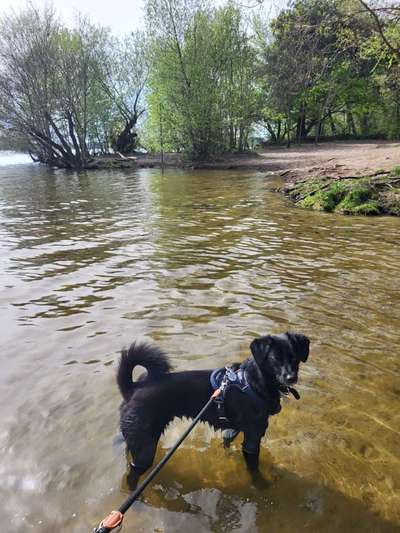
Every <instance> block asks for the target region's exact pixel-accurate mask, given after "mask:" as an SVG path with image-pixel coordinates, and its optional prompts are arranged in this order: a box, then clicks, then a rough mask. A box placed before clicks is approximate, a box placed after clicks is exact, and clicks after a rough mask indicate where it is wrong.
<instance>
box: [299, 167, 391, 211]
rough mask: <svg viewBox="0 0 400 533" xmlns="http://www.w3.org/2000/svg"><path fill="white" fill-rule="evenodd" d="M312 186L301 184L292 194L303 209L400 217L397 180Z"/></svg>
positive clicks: (323, 183) (363, 179)
mask: <svg viewBox="0 0 400 533" xmlns="http://www.w3.org/2000/svg"><path fill="white" fill-rule="evenodd" d="M311 183H312V185H310V183H309V184H307V182H304V183H298V184H296V185H295V186H294V188H292V189H291V190H290V192H289V195H290V196H291V197H292V198H293V199H294V200H295V201H297V205H299V206H300V207H303V208H306V209H314V210H318V211H326V212H328V213H331V212H337V213H342V214H345V215H380V214H382V213H384V214H390V215H396V216H399V215H400V188H399V187H398V183H397V181H396V180H393V178H392V179H390V178H388V179H379V181H376V180H374V179H373V178H367V177H365V178H354V179H346V180H339V181H331V182H329V181H328V182H327V181H326V180H324V181H320V180H312V182H311ZM299 198H300V199H299Z"/></svg>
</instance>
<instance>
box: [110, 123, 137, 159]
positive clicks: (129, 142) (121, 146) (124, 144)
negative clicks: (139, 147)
mask: <svg viewBox="0 0 400 533" xmlns="http://www.w3.org/2000/svg"><path fill="white" fill-rule="evenodd" d="M136 121H137V117H136V116H133V117H132V118H131V119H130V120H128V121H127V122H126V124H125V127H124V129H123V130H122V131H121V133H120V134H119V135H118V137H117V138H116V140H115V142H114V143H113V145H112V148H113V150H114V151H115V152H121V154H129V153H131V152H133V151H134V150H135V148H136V143H137V133H135V132H134V131H132V130H133V127H134V126H135V125H136Z"/></svg>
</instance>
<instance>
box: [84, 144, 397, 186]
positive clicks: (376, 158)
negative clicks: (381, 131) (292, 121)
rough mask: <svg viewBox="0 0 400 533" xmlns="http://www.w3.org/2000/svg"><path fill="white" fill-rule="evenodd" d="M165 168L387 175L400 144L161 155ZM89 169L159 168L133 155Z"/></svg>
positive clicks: (292, 175)
mask: <svg viewBox="0 0 400 533" xmlns="http://www.w3.org/2000/svg"><path fill="white" fill-rule="evenodd" d="M164 162H165V166H166V167H194V168H210V169H219V168H220V169H243V170H260V171H265V172H276V173H277V174H281V175H283V176H284V177H285V180H287V181H296V180H299V179H305V178H308V177H310V178H312V177H321V176H323V175H324V176H326V175H331V176H337V177H343V176H349V175H354V176H363V175H367V174H370V173H372V172H374V171H378V170H386V171H389V170H391V169H392V168H393V167H395V166H399V165H400V142H389V141H357V142H348V141H342V142H340V141H338V142H329V143H321V144H319V145H314V144H302V145H299V146H297V145H294V146H292V147H291V148H285V147H271V148H267V149H265V150H262V151H259V152H257V153H255V152H250V153H244V154H233V155H232V154H229V155H224V156H220V157H216V158H214V159H213V160H212V161H206V162H199V163H195V164H194V163H190V162H187V161H185V160H184V159H183V157H182V155H180V154H165V156H164ZM93 166H95V167H96V168H99V167H100V166H101V167H105V166H126V167H139V168H152V167H160V166H161V156H160V155H159V154H136V155H135V156H134V158H132V159H125V160H124V159H120V158H104V159H98V160H96V161H95V162H94V164H93Z"/></svg>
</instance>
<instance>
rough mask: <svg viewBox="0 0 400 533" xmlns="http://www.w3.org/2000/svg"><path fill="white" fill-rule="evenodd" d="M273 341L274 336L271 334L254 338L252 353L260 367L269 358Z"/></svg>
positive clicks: (251, 347) (251, 345)
mask: <svg viewBox="0 0 400 533" xmlns="http://www.w3.org/2000/svg"><path fill="white" fill-rule="evenodd" d="M272 342H273V338H272V337H271V336H270V335H267V336H266V337H260V338H258V339H254V341H253V342H252V343H251V344H250V350H251V353H252V354H253V357H254V359H255V360H256V363H257V364H258V366H259V367H260V368H261V367H262V365H263V363H264V361H265V359H266V358H267V355H268V352H269V351H270V349H271V345H272Z"/></svg>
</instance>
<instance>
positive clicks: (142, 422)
mask: <svg viewBox="0 0 400 533" xmlns="http://www.w3.org/2000/svg"><path fill="white" fill-rule="evenodd" d="M250 350H251V355H250V357H248V358H247V359H246V360H245V361H243V362H242V363H235V366H236V368H239V367H241V368H242V369H243V370H244V372H245V375H246V378H247V381H248V383H249V384H250V386H251V387H252V389H253V390H254V391H255V392H256V393H257V394H258V395H259V396H260V397H261V398H262V399H263V405H264V407H263V408H262V409H260V406H259V405H257V406H256V405H255V404H254V401H253V400H252V398H251V397H250V396H248V395H246V394H244V393H243V392H241V391H240V390H239V389H237V388H236V387H231V388H229V389H228V391H227V393H226V395H225V400H224V405H225V413H226V416H227V418H228V420H229V423H228V424H226V423H224V422H222V421H221V420H220V419H219V416H218V413H217V409H216V406H215V404H212V405H211V407H210V408H209V409H208V411H206V413H205V414H204V415H203V417H202V420H203V421H204V422H207V423H208V424H210V425H211V426H212V427H214V428H215V429H226V428H228V427H229V428H233V429H235V430H237V431H242V432H243V433H244V440H243V444H242V451H243V455H244V458H245V460H246V464H247V467H248V468H249V469H250V470H253V471H254V470H257V468H258V456H259V451H260V441H261V438H262V437H263V436H264V435H265V432H266V430H267V427H268V418H269V416H271V415H273V414H276V413H278V412H279V411H280V408H281V406H280V398H281V392H282V389H284V388H286V387H288V386H292V385H293V384H295V383H296V382H297V378H298V370H299V364H300V362H305V361H306V360H307V357H308V354H309V339H308V338H307V337H306V336H305V335H302V334H299V333H284V334H280V335H266V336H264V337H260V338H257V339H254V340H253V342H252V343H251V345H250ZM137 365H140V366H142V367H145V369H146V372H145V373H144V374H142V375H141V376H140V378H139V379H138V380H137V381H133V380H132V372H133V369H134V368H135V367H136V366H137ZM171 370H172V368H171V365H170V363H169V361H168V358H167V356H166V355H165V354H164V353H163V352H162V351H161V350H160V349H159V348H157V347H155V346H150V345H148V344H136V343H134V344H132V345H131V347H130V348H129V350H123V352H122V355H121V359H120V363H119V368H118V373H117V383H118V386H119V389H120V391H121V394H122V397H123V402H122V404H121V408H120V427H121V432H122V435H123V437H124V439H125V442H126V445H127V448H128V450H129V451H130V453H131V455H132V458H133V463H130V473H129V475H128V482H129V484H130V485H131V486H134V485H135V484H136V482H137V480H138V478H139V477H140V475H141V474H143V473H144V472H145V471H146V470H147V469H148V468H150V466H151V465H152V463H153V460H154V456H155V453H156V449H157V444H158V441H159V439H160V437H161V435H162V433H163V431H164V430H165V428H166V427H167V426H168V424H169V423H170V422H171V421H172V420H173V419H174V418H175V417H178V418H182V417H187V418H193V417H195V416H196V415H197V413H198V412H199V411H200V410H201V409H202V407H203V406H204V405H205V404H206V402H207V401H208V400H209V398H210V396H211V394H212V393H213V388H212V386H211V384H210V375H211V372H212V370H188V371H182V372H172V371H171Z"/></svg>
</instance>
